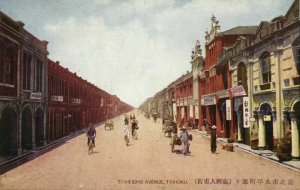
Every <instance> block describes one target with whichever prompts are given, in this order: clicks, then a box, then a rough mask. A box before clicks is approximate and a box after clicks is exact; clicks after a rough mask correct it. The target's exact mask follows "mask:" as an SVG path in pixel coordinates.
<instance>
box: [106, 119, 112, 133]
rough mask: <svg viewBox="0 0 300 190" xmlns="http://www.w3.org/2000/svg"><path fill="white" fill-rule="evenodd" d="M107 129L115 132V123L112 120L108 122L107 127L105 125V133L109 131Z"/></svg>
mask: <svg viewBox="0 0 300 190" xmlns="http://www.w3.org/2000/svg"><path fill="white" fill-rule="evenodd" d="M107 128H108V129H109V130H113V129H114V122H113V121H112V120H108V121H107V122H106V123H105V125H104V129H105V131H106V130H107Z"/></svg>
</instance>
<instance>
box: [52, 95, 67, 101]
mask: <svg viewBox="0 0 300 190" xmlns="http://www.w3.org/2000/svg"><path fill="white" fill-rule="evenodd" d="M51 101H54V102H63V101H64V97H63V96H51Z"/></svg>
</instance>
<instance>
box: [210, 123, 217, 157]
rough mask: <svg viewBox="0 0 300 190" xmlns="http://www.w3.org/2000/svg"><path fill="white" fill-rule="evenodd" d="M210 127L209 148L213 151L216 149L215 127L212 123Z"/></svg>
mask: <svg viewBox="0 0 300 190" xmlns="http://www.w3.org/2000/svg"><path fill="white" fill-rule="evenodd" d="M209 128H210V150H211V152H212V153H215V152H216V150H217V127H216V126H215V125H213V126H212V127H209Z"/></svg>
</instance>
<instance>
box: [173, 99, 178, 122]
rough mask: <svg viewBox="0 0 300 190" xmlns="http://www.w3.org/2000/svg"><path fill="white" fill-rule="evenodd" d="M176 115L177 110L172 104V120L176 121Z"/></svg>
mask: <svg viewBox="0 0 300 190" xmlns="http://www.w3.org/2000/svg"><path fill="white" fill-rule="evenodd" d="M176 115H177V109H176V104H175V103H173V120H174V121H175V120H176Z"/></svg>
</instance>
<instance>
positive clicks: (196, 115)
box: [195, 106, 199, 119]
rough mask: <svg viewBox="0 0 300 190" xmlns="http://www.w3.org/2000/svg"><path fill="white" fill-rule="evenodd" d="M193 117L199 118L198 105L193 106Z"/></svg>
mask: <svg viewBox="0 0 300 190" xmlns="http://www.w3.org/2000/svg"><path fill="white" fill-rule="evenodd" d="M195 119H199V107H198V106H195Z"/></svg>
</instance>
